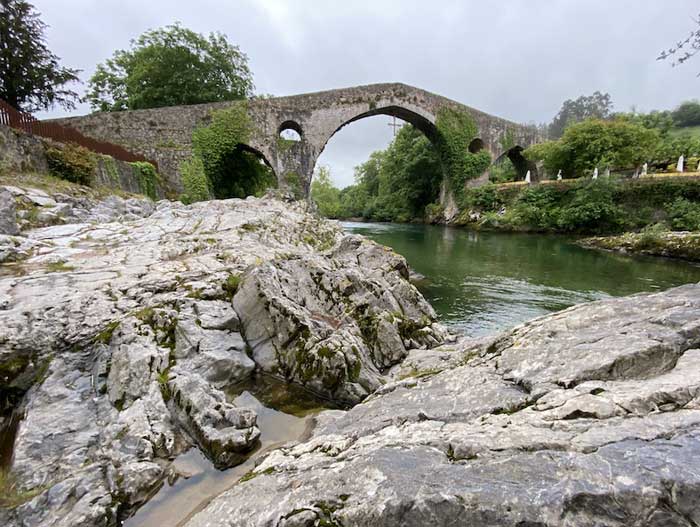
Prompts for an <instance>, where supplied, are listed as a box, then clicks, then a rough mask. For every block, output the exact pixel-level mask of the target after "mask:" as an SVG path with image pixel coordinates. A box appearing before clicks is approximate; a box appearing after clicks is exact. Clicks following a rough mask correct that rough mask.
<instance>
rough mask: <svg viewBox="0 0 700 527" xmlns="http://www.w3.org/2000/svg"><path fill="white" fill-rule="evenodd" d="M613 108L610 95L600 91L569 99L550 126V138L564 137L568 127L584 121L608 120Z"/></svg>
mask: <svg viewBox="0 0 700 527" xmlns="http://www.w3.org/2000/svg"><path fill="white" fill-rule="evenodd" d="M612 107H613V103H612V99H611V98H610V94H608V93H601V92H599V91H596V92H594V93H593V95H582V96H580V97H579V98H578V99H568V100H566V101H564V104H562V105H561V109H560V110H559V113H558V114H557V115H556V116H555V117H554V119H553V120H552V123H551V124H550V125H549V138H550V139H559V138H560V137H561V136H562V135H564V130H566V127H567V126H569V125H571V124H573V123H578V122H580V121H583V120H584V119H590V118H596V119H607V118H608V117H610V113H611V111H612Z"/></svg>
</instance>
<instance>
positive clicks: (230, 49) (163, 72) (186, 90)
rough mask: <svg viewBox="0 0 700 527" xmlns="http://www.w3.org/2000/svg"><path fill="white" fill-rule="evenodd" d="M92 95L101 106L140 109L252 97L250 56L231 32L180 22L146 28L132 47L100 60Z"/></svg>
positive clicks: (96, 106) (95, 105) (91, 84)
mask: <svg viewBox="0 0 700 527" xmlns="http://www.w3.org/2000/svg"><path fill="white" fill-rule="evenodd" d="M88 84H89V90H88V93H87V96H86V98H87V100H88V101H89V102H90V106H91V107H92V108H93V109H95V110H100V111H120V110H135V109H139V108H157V107H161V106H175V105H180V104H197V103H204V102H215V101H231V100H237V99H244V98H246V97H249V96H250V95H251V94H252V92H253V78H252V75H251V73H250V70H249V69H248V57H247V56H246V55H245V54H244V53H242V52H241V51H240V49H239V48H238V46H234V45H231V44H229V42H228V40H227V39H226V36H225V35H222V34H221V33H211V34H210V35H209V36H208V37H205V36H204V35H201V34H199V33H195V32H194V31H191V30H189V29H187V28H184V27H182V26H180V25H179V24H174V25H171V26H166V27H164V28H160V29H154V30H150V31H147V32H145V33H144V34H142V35H141V36H140V37H138V38H137V39H136V40H132V41H131V49H129V50H126V51H125V50H117V51H115V52H114V55H113V56H112V58H111V59H108V60H107V61H106V62H105V63H104V64H98V66H97V69H96V70H95V73H94V75H93V76H92V77H91V78H90V81H89V83H88Z"/></svg>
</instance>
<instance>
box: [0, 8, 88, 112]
mask: <svg viewBox="0 0 700 527" xmlns="http://www.w3.org/2000/svg"><path fill="white" fill-rule="evenodd" d="M46 27H47V26H46V24H44V23H43V22H42V21H41V20H40V18H39V14H38V13H37V12H36V11H35V9H34V6H33V5H32V4H30V3H29V2H26V1H24V0H0V99H4V100H5V101H6V102H7V103H9V104H10V106H12V107H14V108H16V109H18V110H24V111H27V112H33V111H36V110H48V109H49V108H51V107H52V106H54V105H59V106H62V107H63V108H66V109H71V108H75V101H76V100H77V99H78V94H77V93H76V92H74V91H73V90H70V89H69V88H67V87H66V85H69V84H70V83H72V82H78V73H79V72H80V70H76V69H71V68H64V67H61V66H60V64H59V60H60V58H59V57H57V56H56V55H54V54H53V53H51V51H50V50H49V49H48V47H47V46H46V38H45V37H44V31H45V29H46Z"/></svg>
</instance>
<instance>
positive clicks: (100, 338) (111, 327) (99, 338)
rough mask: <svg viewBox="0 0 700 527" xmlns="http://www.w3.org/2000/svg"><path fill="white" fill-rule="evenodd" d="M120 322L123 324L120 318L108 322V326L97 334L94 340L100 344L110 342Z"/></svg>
mask: <svg viewBox="0 0 700 527" xmlns="http://www.w3.org/2000/svg"><path fill="white" fill-rule="evenodd" d="M119 324H121V322H119V321H118V320H113V321H112V322H110V323H109V324H107V326H106V327H105V328H104V329H103V330H102V331H100V332H99V333H98V334H97V335H96V336H95V339H94V342H95V343H99V344H109V343H110V341H111V340H112V335H113V334H114V331H115V330H116V329H117V328H118V327H119Z"/></svg>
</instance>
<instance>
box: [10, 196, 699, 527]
mask: <svg viewBox="0 0 700 527" xmlns="http://www.w3.org/2000/svg"><path fill="white" fill-rule="evenodd" d="M21 190H23V191H24V192H20V193H17V192H16V191H15V193H11V192H7V193H6V194H5V195H4V196H5V198H6V199H14V200H23V199H25V198H26V196H27V195H30V196H39V197H41V196H40V195H39V194H37V192H35V191H33V190H31V189H21ZM8 195H9V196H10V198H8ZM50 198H51V199H52V200H54V201H56V198H59V200H58V202H57V203H56V205H54V204H52V203H50V202H49V203H48V205H47V206H50V207H56V206H59V205H60V196H56V195H54V196H53V197H50ZM35 199H36V198H35ZM100 203H101V202H97V203H96V204H95V206H96V207H100V206H102V205H100ZM88 212H89V211H88ZM17 216H18V215H17V211H15V221H16V220H17ZM79 216H80V215H76V216H75V217H74V216H66V217H65V218H63V219H62V220H61V221H62V222H64V223H62V224H60V225H54V226H47V227H43V228H39V229H29V230H23V231H20V232H19V233H17V234H14V235H11V236H8V238H11V239H12V241H13V246H12V247H13V248H9V249H8V251H12V250H16V251H17V254H16V255H15V257H14V258H12V260H14V261H13V262H12V263H5V264H1V265H0V328H2V332H0V375H1V376H2V377H1V379H2V383H1V384H0V388H1V389H0V398H1V400H2V402H3V409H4V410H10V411H11V413H8V412H4V414H3V415H2V416H0V427H6V429H7V430H14V428H11V427H13V426H14V425H15V424H16V425H17V429H16V434H15V433H14V432H13V433H11V434H5V433H3V434H0V435H1V436H3V437H9V436H14V437H13V441H12V445H0V447H2V451H3V452H8V454H7V455H5V454H3V456H2V457H3V459H4V460H6V459H10V460H11V461H10V462H9V464H8V462H7V461H3V465H4V466H0V471H2V475H3V480H1V481H0V483H2V481H5V482H11V483H10V484H8V485H6V486H5V487H3V492H5V491H6V490H7V492H11V493H12V496H9V497H8V499H7V500H6V501H5V502H4V503H5V504H9V506H8V507H5V508H0V524H2V525H8V526H19V525H22V526H23V527H35V526H37V527H38V526H40V525H55V526H57V527H68V526H71V527H97V526H102V527H104V526H107V527H116V526H118V525H121V524H122V523H124V522H128V524H129V525H137V524H139V522H147V521H150V520H148V518H151V519H152V518H157V520H154V521H157V522H158V523H159V524H175V523H178V522H179V521H180V520H183V521H185V522H186V523H185V524H186V525H188V526H200V525H214V524H216V525H218V524H227V523H234V524H237V525H238V524H240V525H251V526H255V525H260V526H262V525H269V524H272V525H288V526H290V527H291V526H293V525H314V524H319V525H359V524H363V523H366V522H367V520H368V518H369V519H371V521H372V522H373V524H376V525H379V526H383V525H385V526H387V527H389V526H393V525H398V524H407V525H423V524H426V523H432V524H435V525H446V524H447V523H448V522H449V521H450V518H454V517H457V516H459V517H465V518H467V520H469V521H472V520H473V523H479V524H484V525H488V524H489V523H488V522H491V524H494V525H495V524H509V523H515V522H516V520H517V521H520V522H521V523H522V522H527V523H531V524H548V522H549V523H552V522H550V521H549V520H550V519H551V518H555V519H558V518H562V517H566V518H569V519H571V521H570V522H569V523H571V524H572V525H578V524H582V525H583V524H588V523H592V522H591V521H588V520H589V519H590V518H595V521H596V522H597V523H601V522H602V523H604V522H606V521H608V520H610V522H613V521H615V522H618V523H619V522H620V521H622V522H623V523H625V524H626V525H642V524H645V523H644V521H646V519H648V518H650V517H655V516H659V515H661V516H659V517H661V518H662V519H666V518H668V514H671V513H673V514H676V513H677V514H679V515H681V517H692V516H689V515H692V514H693V510H694V509H693V507H694V503H696V502H697V499H699V498H700V494H698V492H697V489H698V488H700V481H698V480H697V476H696V474H695V472H696V471H693V470H692V466H693V460H694V459H697V456H698V454H700V452H698V445H700V439H699V438H700V401H698V400H697V394H698V393H700V380H698V378H697V375H696V374H697V372H698V371H700V367H698V360H699V359H698V357H696V355H697V354H696V353H694V352H695V351H697V347H698V346H700V340H698V339H697V338H696V336H697V335H698V334H699V333H698V327H697V321H698V320H700V316H699V315H700V286H683V287H680V288H676V289H671V290H669V291H667V292H664V293H658V294H653V295H637V296H633V297H629V298H619V299H606V300H602V301H599V302H594V303H589V304H585V305H583V306H579V307H574V308H571V309H568V310H565V311H562V312H561V313H557V314H550V315H547V316H545V317H541V318H539V319H536V320H534V321H531V322H528V323H526V324H524V325H522V326H520V327H517V328H515V329H510V330H508V331H505V332H502V333H499V334H495V335H489V336H485V337H483V338H478V339H477V338H464V337H462V336H458V335H456V334H454V333H451V332H450V331H448V330H446V328H445V327H443V326H442V325H441V324H440V323H438V322H437V316H436V313H435V311H434V309H433V308H432V307H431V305H430V304H429V303H428V302H427V301H426V300H425V298H424V297H423V296H422V295H421V293H420V292H419V291H418V290H417V289H416V288H415V287H414V286H413V285H411V283H410V282H409V276H410V275H409V269H408V265H407V263H406V260H405V259H404V257H403V256H400V255H399V254H397V253H396V252H394V251H392V250H390V249H389V248H387V247H385V246H382V245H379V244H377V243H374V242H372V241H369V240H367V239H366V238H364V237H362V236H358V235H352V234H346V233H343V232H342V230H341V229H340V227H339V226H338V225H337V224H335V223H333V222H328V221H325V220H323V219H320V218H318V217H316V216H314V215H312V214H309V213H308V211H307V210H306V207H305V205H304V204H301V203H295V202H289V201H286V198H285V197H284V196H280V195H277V196H272V195H270V196H267V197H265V198H260V199H257V198H247V199H245V200H240V199H233V200H225V201H209V202H202V203H197V204H193V205H189V206H184V205H182V204H181V203H177V202H169V201H159V202H156V203H152V208H151V209H149V210H145V209H144V210H142V214H141V215H140V216H139V215H136V214H133V213H131V212H128V211H127V212H124V213H119V212H118V211H115V213H114V214H112V215H109V216H108V217H105V218H101V216H100V215H91V216H87V217H86V218H89V220H86V219H84V218H83V219H80V217H79ZM5 220H6V221H7V222H8V223H11V220H12V215H11V214H10V215H9V216H6V217H5ZM445 232H447V230H445ZM446 242H447V243H448V244H449V239H448V240H446ZM518 253H519V254H521V256H522V257H523V258H525V256H527V251H519V252H518ZM472 256H473V255H472ZM525 259H526V258H525ZM505 263H507V264H508V265H511V266H512V265H514V263H516V261H515V260H513V259H512V258H511V259H506V261H505V262H504V264H505ZM516 268H517V265H516ZM464 303H468V301H464ZM589 328H590V329H589ZM543 365H544V366H543ZM266 376H273V377H276V378H277V379H281V380H283V381H284V382H283V383H279V382H277V383H276V384H274V386H273V385H271V384H269V383H260V382H259V380H260V379H264V378H266ZM288 386H296V387H299V388H300V389H303V391H304V393H305V394H306V396H309V395H311V396H313V397H314V400H315V401H319V404H318V406H316V403H312V404H310V405H304V406H303V407H300V405H299V403H300V397H299V396H297V395H296V394H295V395H293V397H287V398H286V400H285V397H284V395H285V394H288V391H289V392H290V393H293V390H292V389H291V388H287V387H288ZM280 387H281V388H280ZM280 390H281V392H282V393H281V396H280V394H279V393H277V394H276V393H274V392H276V391H280ZM323 401H330V403H331V404H330V406H331V407H333V408H334V409H332V410H325V411H320V413H317V414H315V415H314V416H313V417H312V418H309V417H306V416H307V412H308V411H309V410H311V412H312V413H314V412H316V411H317V410H318V409H319V407H323V406H327V404H324V403H323ZM275 406H278V407H277V408H274V407H275ZM270 407H273V408H272V409H274V410H277V411H278V413H272V409H271V408H270ZM346 408H347V409H348V410H345V409H346ZM279 412H282V413H284V414H286V415H281V414H280V413H279ZM295 414H296V415H299V416H305V418H306V419H308V420H307V421H304V420H302V418H301V417H299V418H293V416H294V415H295ZM17 415H20V416H21V419H20V420H19V422H18V423H17V421H16V419H15V417H12V416H17ZM280 423H286V424H284V425H280ZM268 425H271V426H268ZM307 425H309V426H308V427H307ZM280 427H282V428H284V427H289V429H288V430H282V429H280ZM311 428H313V429H311ZM271 433H272V434H276V435H270V434H271ZM277 441H284V442H285V444H284V445H280V444H278V443H277ZM669 441H673V448H670V447H669ZM268 446H269V448H270V449H269V450H264V449H266V448H267V447H268ZM630 451H633V452H635V453H636V454H635V456H636V457H635V459H633V460H630V459H629V458H628V453H629V452H630ZM658 459H663V460H664V466H665V467H671V468H672V470H670V471H666V470H665V469H664V470H661V469H659V468H658V462H657V460H658ZM611 467H613V468H614V470H613V469H611ZM688 467H691V468H688ZM218 470H223V472H220V473H219V472H218ZM611 470H612V472H611ZM244 471H245V472H244ZM611 477H612V478H613V481H619V482H620V483H619V485H623V490H624V492H622V491H620V490H619V489H618V488H617V487H616V486H615V485H612V486H611V485H610V484H609V482H610V481H611V479H610V478H611ZM693 477H695V478H696V479H693ZM188 478H191V481H189V482H188V483H181V484H180V485H178V484H177V481H180V482H183V481H187V480H188ZM475 481H476V482H477V484H476V485H475V484H474V482H475ZM504 481H505V482H508V484H507V485H505V486H504V484H503V482H504ZM172 482H175V484H174V485H172V484H171V483H172ZM425 482H429V483H430V484H429V485H426V484H425ZM159 489H161V490H160V491H159ZM590 489H599V490H597V491H596V492H597V493H596V497H595V500H593V501H591V500H590V499H589V496H590ZM669 489H673V491H671V490H669ZM201 492H204V493H205V494H206V495H202V494H201ZM207 493H209V494H207ZM650 495H653V496H654V497H655V498H654V499H653V500H650V499H647V497H648V496H650ZM154 496H155V497H154ZM532 496H537V499H536V500H535V502H533V500H532ZM621 496H624V499H622V498H621ZM151 500H154V501H151ZM168 500H173V503H176V504H177V506H170V505H169V503H170V502H169V501H168ZM686 501H687V503H686ZM601 503H602V504H614V507H613V506H612V505H611V506H610V507H606V506H601ZM688 503H690V504H692V505H688ZM144 504H146V505H144ZM669 504H670V505H669ZM669 511H671V512H669ZM674 511H676V512H674ZM620 518H622V520H620ZM586 522H588V523H586ZM647 524H648V522H647ZM666 524H673V523H669V522H666ZM679 525H680V523H679Z"/></svg>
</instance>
